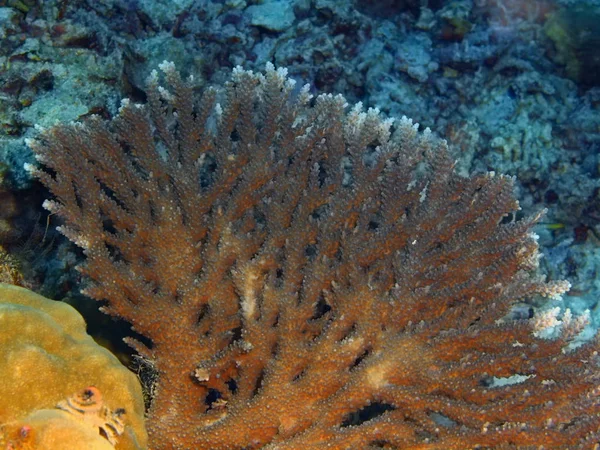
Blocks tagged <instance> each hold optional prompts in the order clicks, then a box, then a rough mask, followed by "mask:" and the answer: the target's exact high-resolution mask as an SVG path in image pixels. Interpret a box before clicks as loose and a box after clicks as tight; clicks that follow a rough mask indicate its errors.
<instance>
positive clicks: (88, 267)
mask: <svg viewBox="0 0 600 450" xmlns="http://www.w3.org/2000/svg"><path fill="white" fill-rule="evenodd" d="M162 69H163V70H164V72H165V75H166V80H167V83H168V89H167V88H163V87H160V86H159V81H158V76H157V75H156V74H153V75H152V77H151V78H150V79H149V87H148V92H147V93H148V104H147V105H134V104H131V103H129V102H124V103H123V106H122V107H121V110H120V113H119V115H118V116H117V117H116V118H114V119H113V120H111V121H110V122H108V123H106V122H104V121H103V120H101V119H100V118H99V117H92V118H90V119H89V120H88V121H86V122H85V123H83V124H73V125H62V126H58V127H54V128H52V129H50V130H47V131H45V132H43V133H42V134H41V137H40V138H39V140H38V141H37V142H32V143H31V145H32V148H33V149H34V150H35V152H36V153H37V156H38V159H39V161H40V162H41V163H42V164H43V166H44V167H45V169H32V170H33V171H34V173H35V174H36V175H37V176H38V177H39V178H40V179H41V180H42V182H43V183H44V184H45V185H46V186H47V187H48V188H49V189H50V191H51V192H52V193H53V194H54V196H55V200H52V201H48V202H46V206H47V208H48V209H49V210H50V211H52V212H53V213H56V214H57V215H59V216H60V217H62V218H63V219H64V221H65V225H63V226H61V227H60V230H61V231H62V232H63V233H64V234H65V235H66V236H67V237H68V238H69V239H71V240H72V241H73V242H75V243H76V244H77V245H79V246H80V247H82V248H83V249H84V251H85V254H86V256H87V261H86V263H85V265H84V266H83V267H82V268H81V271H82V272H83V273H84V274H85V275H87V276H88V277H89V279H90V280H91V283H90V285H89V286H88V287H87V288H86V289H85V292H86V293H87V294H88V295H90V296H91V297H93V298H96V299H98V300H106V301H107V305H106V306H103V310H104V311H105V312H106V313H108V314H111V315H113V316H118V317H122V318H124V319H126V320H128V321H129V322H131V324H132V325H133V327H134V328H135V330H136V331H138V332H139V333H141V334H142V335H144V336H146V337H147V338H148V339H149V340H150V341H151V345H145V344H143V343H142V342H138V341H135V340H129V342H130V344H131V345H132V346H133V347H134V348H135V349H136V350H137V351H138V352H139V353H140V355H142V357H143V358H144V359H145V360H147V361H149V362H150V364H152V365H153V367H154V368H155V370H156V371H157V381H156V385H155V386H154V389H153V394H154V398H153V400H152V405H151V408H150V411H149V414H148V429H149V433H150V444H151V448H153V449H190V448H194V449H209V448H210V449H242V448H244V449H250V448H261V447H264V448H267V447H268V448H277V449H298V448H305V449H306V448H325V446H326V447H327V448H332V449H349V448H352V449H357V448H396V449H406V448H411V449H440V448H444V449H464V448H475V447H478V448H484V447H485V448H511V447H520V448H525V447H528V446H536V447H538V446H543V447H544V448H571V449H572V448H577V447H578V446H579V447H581V448H590V447H591V445H592V443H597V442H598V439H599V436H600V434H599V426H600V419H599V417H598V391H597V386H598V366H597V353H596V348H597V347H596V341H593V342H590V343H587V344H585V345H583V346H580V347H579V348H577V349H576V350H571V351H565V348H566V346H567V345H568V343H569V341H570V339H571V338H572V337H573V335H574V334H577V332H578V330H579V325H575V324H579V322H578V321H576V320H563V322H562V325H560V324H559V321H558V320H554V321H553V323H552V324H553V325H555V326H556V327H558V328H559V334H560V337H558V338H557V339H554V340H544V339H541V338H538V337H536V336H534V334H533V333H532V331H533V328H532V324H530V323H529V322H528V321H513V320H509V319H508V318H506V315H507V313H508V312H509V310H510V307H511V305H512V304H513V303H514V302H515V301H517V300H519V299H523V298H527V297H531V296H534V295H558V294H560V293H562V292H564V291H565V290H566V289H567V288H568V284H567V283H563V282H556V283H546V282H544V281H543V280H542V279H540V278H538V277H537V276H535V275H533V274H532V272H533V271H534V269H535V268H536V265H537V259H538V254H537V245H536V242H535V239H534V237H533V235H532V233H531V229H532V227H533V225H534V224H535V222H536V221H537V219H538V217H539V216H535V217H529V218H525V219H522V220H518V221H517V220H514V218H513V215H514V212H515V211H516V210H517V209H518V204H517V202H516V201H515V200H514V198H513V195H512V180H511V179H510V178H508V177H504V176H494V175H493V174H489V175H484V176H474V177H471V178H463V177H460V176H458V175H457V174H456V173H454V171H453V168H454V162H453V160H452V159H451V158H450V156H449V153H448V151H447V149H446V144H445V142H444V141H440V140H437V139H435V138H434V137H432V135H431V133H430V132H429V130H425V132H422V133H419V132H418V131H417V126H416V125H415V124H413V123H412V122H411V121H410V120H408V119H406V118H402V119H400V120H398V121H396V122H395V123H392V121H390V120H383V119H382V118H381V117H380V115H379V113H378V111H376V110H373V109H370V110H368V111H367V112H364V111H363V110H362V109H361V107H360V105H358V106H356V107H354V108H352V109H351V110H350V111H349V112H345V111H344V110H345V107H346V105H345V101H344V99H343V98H342V97H341V96H331V95H320V96H318V97H316V98H315V99H311V98H310V95H309V94H308V92H309V91H308V88H306V87H305V88H302V89H300V90H296V89H295V86H294V84H293V83H292V81H291V80H289V79H287V78H286V75H285V71H283V70H275V69H274V68H273V67H272V66H269V67H267V70H266V73H265V74H254V73H252V72H247V71H243V70H241V69H239V68H238V69H235V70H234V72H233V77H232V80H231V82H229V83H228V84H227V85H226V86H225V89H224V93H223V95H222V97H223V98H222V104H220V103H217V101H218V99H219V93H218V92H217V91H215V90H213V89H208V90H205V91H204V92H203V93H202V95H200V96H197V95H196V93H195V92H194V88H193V82H192V80H187V81H184V80H182V79H181V78H180V77H179V75H178V73H177V72H176V71H175V69H174V67H173V66H172V65H171V64H164V65H163V66H162ZM219 101H221V100H219ZM555 319H556V318H555ZM538 322H539V323H540V324H542V325H543V323H544V322H543V321H541V322H540V321H538ZM561 327H562V329H560V328H561ZM509 377H513V378H509ZM506 379H509V380H513V381H514V382H512V383H499V381H501V380H505V381H506Z"/></svg>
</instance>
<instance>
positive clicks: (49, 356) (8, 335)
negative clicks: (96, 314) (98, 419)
mask: <svg viewBox="0 0 600 450" xmlns="http://www.w3.org/2000/svg"><path fill="white" fill-rule="evenodd" d="M0 359H1V360H2V364H1V365H0V380H2V383H0V424H5V426H4V427H3V428H2V429H3V431H2V432H0V448H2V449H4V448H6V446H7V443H8V441H9V440H10V439H11V436H12V435H13V434H14V433H19V434H25V435H27V436H26V437H28V439H24V441H23V442H24V443H23V445H22V446H21V447H22V448H27V449H30V448H31V449H36V450H39V449H53V450H54V449H57V448H59V447H56V446H55V445H54V444H52V442H53V440H55V439H59V440H61V442H64V443H65V444H61V445H67V446H68V445H69V443H70V444H71V447H69V448H81V445H82V442H87V441H85V440H83V441H82V439H84V438H83V437H82V436H83V435H82V434H81V433H83V434H84V435H85V434H86V433H88V434H89V433H90V430H93V428H90V427H89V426H88V427H87V428H88V429H87V431H86V430H85V428H86V426H85V424H82V423H81V422H79V423H78V421H77V420H75V419H74V418H73V417H69V416H70V415H69V413H68V412H66V411H59V410H54V408H55V407H56V405H57V404H58V403H59V402H61V401H63V400H64V399H65V398H67V397H69V396H71V395H72V394H73V393H74V392H79V391H81V390H82V389H84V388H85V387H86V386H90V385H94V386H96V387H97V388H98V389H99V390H100V391H101V392H102V394H103V399H104V403H105V404H106V405H107V406H108V407H109V408H111V409H118V408H124V409H125V415H124V421H125V425H126V428H125V431H124V433H123V435H121V436H120V437H119V440H118V443H117V445H116V446H115V447H114V448H116V449H119V450H134V449H142V448H145V447H146V441H147V436H146V431H145V429H144V423H143V415H144V402H143V397H142V390H141V387H140V384H139V382H138V380H137V378H136V376H135V375H134V374H133V373H131V372H130V371H128V370H127V369H126V368H125V367H123V366H122V365H121V363H120V362H119V361H118V359H117V358H116V357H115V356H114V355H112V354H111V353H110V352H109V351H108V350H106V349H105V348H103V347H100V346H99V345H97V344H96V343H95V342H94V340H93V339H92V338H91V337H90V336H89V335H88V334H87V333H86V326H85V322H84V320H83V318H82V317H81V315H79V313H78V312H77V311H76V310H75V309H73V308H72V307H71V306H69V305H67V304H66V303H62V302H57V301H52V300H48V299H46V298H44V297H42V296H40V295H37V294H34V293H33V292H31V291H28V290H27V289H24V288H20V287H17V286H11V285H8V284H3V283H0ZM39 410H49V411H39ZM71 416H72V415H71ZM23 427H25V428H24V429H23ZM81 427H83V428H84V430H82V429H81ZM61 430H62V431H61ZM67 430H68V431H67ZM95 432H96V436H98V431H97V430H96V431H95ZM32 436H33V437H32ZM85 439H87V438H85ZM32 442H35V445H33V444H31V443H32ZM104 444H106V445H108V447H106V445H104ZM32 445H33V446H32ZM95 445H96V444H95ZM102 445H104V446H102ZM9 448H10V447H9ZM60 448H63V447H60ZM64 448H67V447H64ZM84 448H86V449H87V448H89V449H98V450H101V449H105V448H113V447H112V446H111V445H110V444H109V442H108V440H106V439H102V440H101V441H98V444H97V446H91V445H89V446H88V445H87V444H85V445H84Z"/></svg>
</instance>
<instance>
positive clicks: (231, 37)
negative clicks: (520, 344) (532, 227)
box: [0, 0, 600, 332]
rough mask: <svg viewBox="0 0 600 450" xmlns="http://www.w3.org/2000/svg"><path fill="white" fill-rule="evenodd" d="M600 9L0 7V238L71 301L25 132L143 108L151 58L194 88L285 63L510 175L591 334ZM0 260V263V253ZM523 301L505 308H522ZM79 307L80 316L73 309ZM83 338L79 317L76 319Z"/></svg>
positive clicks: (74, 279)
mask: <svg viewBox="0 0 600 450" xmlns="http://www.w3.org/2000/svg"><path fill="white" fill-rule="evenodd" d="M599 48H600V2H599V1H595V0H587V1H586V0H581V1H575V0H554V1H551V0H548V1H526V0H473V1H471V0H457V1H441V0H430V1H427V0H421V1H419V0H405V1H398V0H397V1H393V0H369V1H367V0H354V1H348V0H263V1H260V0H255V1H252V0H249V1H244V0H212V1H210V0H153V1H150V0H62V1H60V0H55V1H36V0H0V170H1V173H2V178H1V180H0V181H1V183H2V185H1V187H0V198H1V199H2V203H1V205H2V207H1V208H0V240H1V241H2V243H3V247H4V249H5V250H6V252H7V253H8V254H10V256H11V258H4V259H0V264H4V265H6V266H9V268H10V269H11V270H12V269H14V268H15V266H18V270H19V271H20V272H21V273H22V277H23V278H22V281H21V283H22V284H24V285H26V286H28V287H32V288H33V289H34V290H36V291H39V292H41V293H43V294H45V295H47V296H50V297H53V298H62V297H65V296H66V297H68V298H70V299H71V300H70V301H71V302H72V303H77V304H78V305H79V307H80V309H82V310H84V311H85V309H86V307H88V308H89V310H90V311H92V310H95V309H96V305H95V304H94V303H93V302H91V301H90V303H91V305H89V306H86V305H87V303H86V302H85V301H83V300H82V299H81V298H80V294H78V288H79V284H80V283H79V275H78V273H77V272H76V271H75V270H74V266H75V265H76V264H77V262H78V261H79V260H80V258H81V255H80V253H79V251H78V250H77V249H76V248H75V247H74V246H73V245H71V244H69V243H67V242H66V241H65V240H64V239H63V238H61V237H59V236H58V235H57V234H56V233H55V231H54V228H55V226H56V225H58V222H57V219H56V218H54V217H52V216H47V213H45V212H43V211H42V209H41V203H42V199H43V198H44V197H45V196H46V193H45V192H44V191H43V189H42V188H41V186H40V185H39V184H37V183H35V182H33V181H32V180H31V178H30V177H29V175H28V174H27V173H26V172H25V171H24V170H23V164H24V163H30V162H32V160H33V157H32V153H31V151H30V150H29V149H28V148H27V146H26V145H25V139H26V138H29V137H33V136H35V135H36V133H37V131H36V130H35V126H41V127H47V126H50V125H52V124H54V123H56V122H69V121H74V120H78V119H81V118H84V117H85V116H88V115H90V114H97V115H100V116H102V117H107V118H108V117H110V116H113V115H114V114H115V113H116V112H117V109H118V108H119V105H120V102H121V99H122V98H125V97H129V98H132V99H133V100H134V101H144V100H145V94H144V85H145V79H146V77H147V76H148V74H149V73H150V72H151V71H152V70H153V69H156V68H157V66H158V65H159V64H160V63H161V62H162V61H163V60H168V61H173V62H174V63H175V65H176V66H177V67H178V68H179V69H180V70H182V71H183V72H184V73H188V74H189V73H193V74H195V80H196V83H197V87H198V89H200V88H202V87H203V86H206V85H213V84H214V85H220V84H222V83H223V82H224V81H225V80H226V79H227V77H228V74H229V73H230V71H231V68H232V67H234V66H237V65H241V66H243V67H244V68H247V69H253V70H260V69H262V68H264V66H265V64H266V63H267V62H273V63H274V64H275V65H276V66H284V67H287V68H288V70H289V73H290V75H291V76H292V77H293V78H294V79H296V80H297V81H298V86H301V85H303V84H305V83H310V84H311V86H313V88H314V89H315V91H318V92H333V93H342V94H343V95H344V96H345V97H346V98H347V99H348V101H349V102H350V103H355V102H357V101H362V102H363V103H364V104H365V105H366V106H378V107H379V108H380V109H381V110H382V111H383V112H384V113H385V114H388V115H390V116H396V117H400V116H402V115H406V116H408V117H411V118H413V119H414V120H415V121H416V122H419V123H420V124H421V126H422V127H430V128H431V129H432V130H433V131H434V132H435V133H437V134H439V135H440V136H443V137H445V138H447V139H448V141H449V143H450V145H451V148H452V149H453V151H454V153H455V155H456V158H457V159H458V160H459V166H460V168H461V171H463V172H464V173H467V172H485V171H496V172H498V173H506V174H510V175H515V176H516V177H517V187H518V191H517V196H518V198H519V200H520V203H521V207H522V212H523V213H525V214H530V213H532V212H534V211H536V210H539V209H541V208H547V209H548V212H547V214H546V216H545V219H544V220H543V223H542V224H540V225H539V226H538V228H537V230H536V232H537V234H538V235H539V243H540V246H541V248H542V252H543V254H544V257H543V259H542V260H541V269H542V270H543V271H544V272H545V273H547V274H548V276H549V277H550V278H552V279H567V280H569V281H570V282H571V283H572V285H573V287H572V290H571V292H570V293H569V294H568V295H566V296H564V299H563V300H560V305H559V306H561V307H565V306H569V307H570V308H571V309H572V310H574V311H575V312H582V311H583V310H585V309H590V310H591V313H592V315H591V317H592V321H591V324H590V332H591V329H592V328H598V326H600V307H598V301H597V299H598V293H599V291H600V281H599V280H598V277H597V276H596V274H597V272H598V270H600V189H599V188H600V179H599V172H600V158H599V150H600V50H598V49H599ZM3 261H4V262H3ZM536 306H539V305H535V304H533V305H523V309H522V313H523V314H525V315H527V314H530V312H529V310H530V309H531V308H532V307H536ZM89 314H91V313H89ZM89 322H90V329H91V330H92V331H93V329H94V327H95V326H98V322H97V321H96V320H92V321H89Z"/></svg>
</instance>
